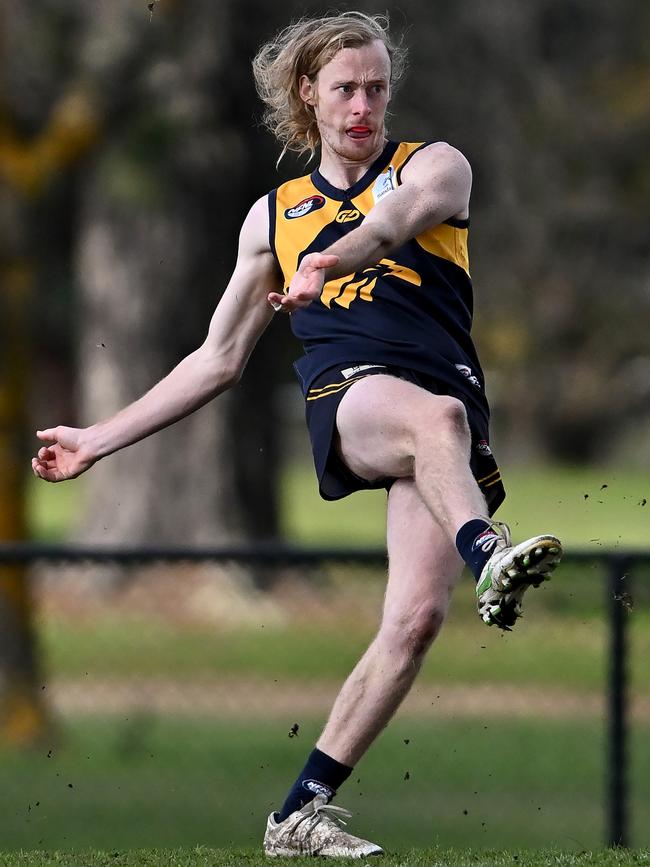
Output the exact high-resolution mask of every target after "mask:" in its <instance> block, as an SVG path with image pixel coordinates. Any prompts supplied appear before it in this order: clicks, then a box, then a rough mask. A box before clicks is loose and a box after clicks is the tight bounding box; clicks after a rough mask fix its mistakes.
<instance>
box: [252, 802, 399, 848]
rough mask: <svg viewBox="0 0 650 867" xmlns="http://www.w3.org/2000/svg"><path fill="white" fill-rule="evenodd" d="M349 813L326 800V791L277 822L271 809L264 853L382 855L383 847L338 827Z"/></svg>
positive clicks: (343, 823)
mask: <svg viewBox="0 0 650 867" xmlns="http://www.w3.org/2000/svg"><path fill="white" fill-rule="evenodd" d="M351 815H352V814H351V813H349V812H348V811H347V810H344V809H343V807H335V806H334V805H333V804H328V803H327V798H326V797H325V795H316V797H315V798H314V800H313V801H310V802H309V803H308V804H305V806H304V807H303V808H302V809H301V810H296V812H295V813H292V814H291V815H290V816H288V817H287V818H286V819H285V820H284V822H276V820H275V814H274V813H271V815H270V816H269V818H268V821H267V823H266V834H265V835H264V853H265V854H266V855H268V856H269V857H271V858H278V857H282V858H291V857H295V856H300V855H321V856H329V857H330V858H366V857H367V856H368V855H383V854H384V850H383V849H382V848H381V847H380V846H377V845H375V843H369V842H368V841H367V840H361V839H360V838H359V837H353V836H352V834H348V833H347V831H344V830H343V828H341V825H345V822H344V821H343V820H344V819H349V818H350V816H351Z"/></svg>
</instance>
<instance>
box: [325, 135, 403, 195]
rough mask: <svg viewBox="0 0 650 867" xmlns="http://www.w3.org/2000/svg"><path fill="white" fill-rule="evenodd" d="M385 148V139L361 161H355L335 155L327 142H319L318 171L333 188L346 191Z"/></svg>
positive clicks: (341, 155)
mask: <svg viewBox="0 0 650 867" xmlns="http://www.w3.org/2000/svg"><path fill="white" fill-rule="evenodd" d="M385 147H386V139H382V141H381V143H380V144H379V145H378V147H377V149H376V150H374V151H373V152H372V153H371V154H369V155H368V156H367V157H365V158H364V159H362V160H355V159H351V158H349V157H346V156H344V155H343V154H339V153H337V152H336V151H335V150H333V148H331V147H330V146H329V145H328V144H327V142H325V141H323V142H321V156H320V165H319V166H318V171H319V172H320V173H321V175H322V176H323V177H324V178H325V180H326V181H328V183H330V184H332V186H333V187H336V188H337V189H339V190H347V189H349V188H350V187H352V186H354V184H356V182H357V181H358V180H360V179H361V178H362V177H363V176H364V175H365V173H366V172H367V171H368V169H369V168H370V166H371V165H372V164H373V163H374V161H375V160H376V159H377V157H378V156H379V155H380V154H381V152H382V151H383V150H384V148H385Z"/></svg>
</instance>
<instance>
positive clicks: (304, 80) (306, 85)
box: [298, 75, 316, 105]
mask: <svg viewBox="0 0 650 867" xmlns="http://www.w3.org/2000/svg"><path fill="white" fill-rule="evenodd" d="M298 93H299V94H300V98H301V99H302V101H303V102H306V103H307V105H316V82H313V83H312V81H311V79H310V78H309V76H308V75H301V76H300V81H299V82H298Z"/></svg>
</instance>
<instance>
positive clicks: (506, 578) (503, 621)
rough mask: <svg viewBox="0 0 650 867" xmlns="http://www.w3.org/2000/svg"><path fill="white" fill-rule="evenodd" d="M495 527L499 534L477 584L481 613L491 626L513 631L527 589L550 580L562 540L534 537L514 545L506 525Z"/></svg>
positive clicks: (519, 615)
mask: <svg viewBox="0 0 650 867" xmlns="http://www.w3.org/2000/svg"><path fill="white" fill-rule="evenodd" d="M493 526H494V527H495V528H496V529H498V530H499V531H500V535H499V536H498V537H497V539H496V542H495V544H494V551H493V553H492V556H491V557H490V559H489V560H488V561H487V563H486V564H485V566H484V567H483V571H482V572H481V577H480V578H479V580H478V583H477V585H476V596H477V598H478V613H479V616H480V618H481V620H483V622H484V623H487V625H488V626H493V625H496V626H499V627H500V628H501V629H505V630H510V629H511V628H512V626H513V625H514V623H515V621H516V620H518V619H519V617H521V614H522V605H521V600H522V597H523V595H524V593H525V592H526V590H528V588H529V587H539V585H540V584H542V583H543V582H544V581H548V580H549V578H550V577H551V572H552V571H553V570H554V569H555V567H556V566H557V565H558V563H559V562H560V559H561V557H562V543H561V542H560V540H559V539H558V538H556V537H555V536H533V538H532V539H527V540H526V541H525V542H521V543H520V544H519V545H514V546H513V545H512V542H511V541H510V530H509V529H508V527H507V525H506V524H501V523H495V524H494V525H493Z"/></svg>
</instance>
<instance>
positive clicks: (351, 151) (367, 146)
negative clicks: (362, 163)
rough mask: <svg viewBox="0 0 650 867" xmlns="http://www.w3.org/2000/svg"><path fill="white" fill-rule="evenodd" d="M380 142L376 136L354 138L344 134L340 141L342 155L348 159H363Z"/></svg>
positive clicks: (377, 146)
mask: <svg viewBox="0 0 650 867" xmlns="http://www.w3.org/2000/svg"><path fill="white" fill-rule="evenodd" d="M380 143H381V141H380V139H379V138H378V137H377V136H369V137H368V138H367V139H356V140H355V139H350V138H349V137H348V136H347V135H346V136H345V137H344V139H343V142H342V146H341V151H342V153H343V156H345V157H347V158H348V159H353V160H365V159H368V157H369V156H371V155H372V154H373V153H374V152H375V151H376V150H377V149H378V148H379V146H380Z"/></svg>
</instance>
